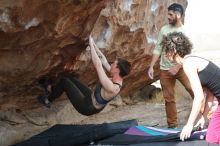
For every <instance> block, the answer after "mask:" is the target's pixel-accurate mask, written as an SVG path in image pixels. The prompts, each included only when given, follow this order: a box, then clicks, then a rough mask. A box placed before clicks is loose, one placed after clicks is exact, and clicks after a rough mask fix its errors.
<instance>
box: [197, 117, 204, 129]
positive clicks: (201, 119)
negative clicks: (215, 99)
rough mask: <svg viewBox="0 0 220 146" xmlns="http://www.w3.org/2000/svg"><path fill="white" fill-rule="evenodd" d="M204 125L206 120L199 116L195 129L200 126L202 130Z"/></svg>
mask: <svg viewBox="0 0 220 146" xmlns="http://www.w3.org/2000/svg"><path fill="white" fill-rule="evenodd" d="M205 123H206V119H205V117H204V116H201V118H200V119H199V120H198V122H197V123H196V125H195V127H198V126H200V127H201V128H202V129H203V128H204V125H205Z"/></svg>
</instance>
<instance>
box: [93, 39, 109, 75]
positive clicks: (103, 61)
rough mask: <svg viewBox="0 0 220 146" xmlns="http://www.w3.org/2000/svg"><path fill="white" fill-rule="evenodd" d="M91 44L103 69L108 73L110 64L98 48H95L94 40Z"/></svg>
mask: <svg viewBox="0 0 220 146" xmlns="http://www.w3.org/2000/svg"><path fill="white" fill-rule="evenodd" d="M92 43H93V46H94V48H95V50H96V52H97V54H98V56H99V58H100V60H101V62H102V65H103V66H104V68H105V69H106V70H107V71H108V72H110V69H111V66H110V64H109V63H108V60H107V59H106V57H105V55H104V54H103V53H102V52H101V51H100V50H99V48H98V47H97V45H96V44H95V42H94V40H93V39H92Z"/></svg>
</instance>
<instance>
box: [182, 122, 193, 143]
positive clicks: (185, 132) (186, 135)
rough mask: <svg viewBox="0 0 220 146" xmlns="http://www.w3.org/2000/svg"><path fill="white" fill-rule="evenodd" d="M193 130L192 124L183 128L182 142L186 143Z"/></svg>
mask: <svg viewBox="0 0 220 146" xmlns="http://www.w3.org/2000/svg"><path fill="white" fill-rule="evenodd" d="M192 130H193V125H192V124H186V125H185V126H184V127H183V130H182V132H181V133H180V140H182V141H184V140H185V139H187V138H189V137H190V135H191V132H192Z"/></svg>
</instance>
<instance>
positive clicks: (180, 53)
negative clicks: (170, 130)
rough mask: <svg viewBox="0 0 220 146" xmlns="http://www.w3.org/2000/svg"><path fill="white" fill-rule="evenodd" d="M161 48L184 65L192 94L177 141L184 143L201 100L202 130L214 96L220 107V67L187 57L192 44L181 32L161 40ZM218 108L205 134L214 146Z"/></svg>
mask: <svg viewBox="0 0 220 146" xmlns="http://www.w3.org/2000/svg"><path fill="white" fill-rule="evenodd" d="M161 45H162V47H163V49H165V52H166V57H167V58H168V59H169V60H170V61H172V62H176V63H178V64H180V65H182V66H183V69H184V72H185V73H186V75H187V77H188V78H189V81H190V84H191V86H192V90H193V93H194V100H193V105H192V109H191V113H190V116H189V118H188V121H187V123H186V125H185V126H184V127H183V129H182V131H181V134H180V139H181V140H184V139H187V138H189V137H190V135H191V132H192V129H193V126H194V124H195V121H196V118H197V117H198V115H199V113H200V111H201V110H200V109H201V107H202V105H203V104H202V103H203V101H204V100H205V107H204V110H203V113H202V115H201V118H200V119H199V120H198V122H197V124H196V125H200V126H201V128H203V126H204V124H205V122H206V121H207V120H208V119H207V115H208V112H209V110H210V109H211V106H212V103H213V100H214V97H216V98H217V100H218V101H219V105H220V68H219V67H218V66H217V65H215V64H214V63H213V62H211V61H209V60H206V59H204V58H201V57H198V56H193V55H190V54H191V50H192V44H191V42H190V40H189V39H188V38H187V37H186V36H185V35H184V34H183V33H177V32H174V33H171V34H169V35H167V36H166V37H164V38H163V41H162V43H161ZM203 87H205V88H206V89H207V90H206V91H205V92H206V96H205V95H204V93H203ZM219 105H218V107H217V109H216V111H215V112H214V114H213V115H212V118H211V120H210V122H209V126H208V130H207V134H206V141H207V142H210V143H216V144H219V143H220V106H219Z"/></svg>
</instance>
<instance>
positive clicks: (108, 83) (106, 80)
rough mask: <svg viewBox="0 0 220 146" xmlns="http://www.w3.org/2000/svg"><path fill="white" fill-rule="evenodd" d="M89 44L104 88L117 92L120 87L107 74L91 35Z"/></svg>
mask: <svg viewBox="0 0 220 146" xmlns="http://www.w3.org/2000/svg"><path fill="white" fill-rule="evenodd" d="M89 44H90V49H91V56H92V62H93V64H94V66H95V68H96V71H97V74H98V77H99V81H100V83H101V84H102V86H103V88H104V89H105V90H106V91H108V92H111V93H116V94H117V92H118V88H117V86H115V85H114V84H113V82H112V81H111V80H110V79H109V78H108V76H107V75H106V73H105V71H104V69H103V67H102V63H101V60H100V59H99V57H98V55H97V53H96V51H95V48H94V45H93V42H92V37H91V36H90V37H89Z"/></svg>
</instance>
